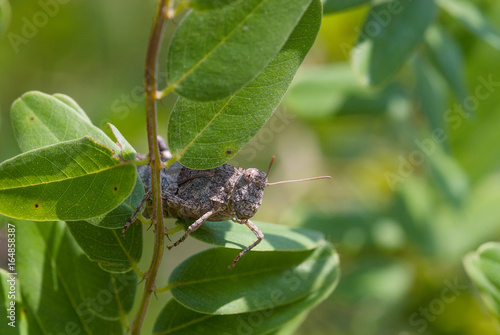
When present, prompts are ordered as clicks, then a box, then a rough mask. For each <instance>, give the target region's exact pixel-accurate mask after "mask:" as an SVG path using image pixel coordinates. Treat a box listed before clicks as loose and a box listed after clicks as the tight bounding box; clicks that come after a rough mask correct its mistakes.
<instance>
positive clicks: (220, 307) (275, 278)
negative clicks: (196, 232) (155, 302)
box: [169, 242, 338, 314]
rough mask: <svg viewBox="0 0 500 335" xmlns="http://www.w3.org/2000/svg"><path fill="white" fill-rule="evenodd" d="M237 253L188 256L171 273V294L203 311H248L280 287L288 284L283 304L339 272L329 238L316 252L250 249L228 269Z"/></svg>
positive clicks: (212, 251) (260, 305)
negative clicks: (257, 250) (258, 250)
mask: <svg viewBox="0 0 500 335" xmlns="http://www.w3.org/2000/svg"><path fill="white" fill-rule="evenodd" d="M235 256H236V254H235V252H234V250H231V249H225V248H213V249H209V250H206V251H203V252H201V253H199V254H197V255H194V256H192V257H190V258H189V259H187V260H186V261H184V262H183V263H181V264H180V265H179V266H178V267H177V268H175V269H174V271H173V272H172V274H171V276H170V278H169V285H171V286H172V295H173V297H174V298H175V299H176V300H177V301H178V302H179V303H181V304H182V305H184V306H186V307H188V308H190V309H192V310H195V311H197V312H200V313H209V314H236V313H245V312H251V311H258V310H262V309H265V308H266V306H263V302H264V301H266V299H269V297H270V296H271V295H272V294H273V291H274V290H275V289H276V288H277V287H287V292H286V293H285V294H284V297H283V299H282V301H281V303H280V304H279V305H284V304H287V303H290V302H293V301H296V300H299V299H302V298H304V297H306V296H307V295H309V294H311V293H312V292H313V291H316V290H318V289H320V288H321V287H322V286H323V285H325V283H326V282H328V283H329V282H331V281H336V280H337V277H338V256H337V255H336V253H335V252H334V250H333V249H332V247H331V246H330V245H329V244H327V243H326V242H323V243H321V244H320V246H319V247H318V248H317V249H315V250H314V251H306V252H249V253H247V254H246V255H245V256H243V258H242V259H241V260H240V261H239V262H238V264H237V265H236V267H234V268H233V269H231V270H230V269H228V268H227V265H229V264H231V263H232V261H233V258H234V257H235ZM242 292H244V293H242Z"/></svg>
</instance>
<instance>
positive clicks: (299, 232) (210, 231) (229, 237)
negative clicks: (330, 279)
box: [184, 221, 323, 251]
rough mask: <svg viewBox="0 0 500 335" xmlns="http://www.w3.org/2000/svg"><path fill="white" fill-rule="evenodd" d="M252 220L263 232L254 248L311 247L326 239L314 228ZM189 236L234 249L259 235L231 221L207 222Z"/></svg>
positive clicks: (307, 248)
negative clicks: (260, 240) (261, 237)
mask: <svg viewBox="0 0 500 335" xmlns="http://www.w3.org/2000/svg"><path fill="white" fill-rule="evenodd" d="M253 223H254V224H255V225H256V226H257V227H258V228H259V229H260V230H261V231H262V233H264V239H263V240H262V242H260V243H259V244H258V245H257V246H256V247H255V248H253V249H252V251H304V250H311V249H314V248H316V247H317V246H318V243H320V241H321V240H322V239H323V234H322V233H320V232H317V231H314V230H309V229H303V228H292V227H287V226H282V225H275V224H271V223H264V222H257V221H253ZM188 227H189V224H184V229H187V228H188ZM189 236H192V237H194V238H195V239H197V240H199V241H202V242H205V243H210V244H214V245H217V246H221V247H226V248H235V249H245V248H246V247H247V246H249V245H250V244H252V243H253V242H255V239H256V238H255V234H254V233H252V231H251V230H250V229H248V227H246V226H245V225H242V224H238V223H234V222H232V221H219V222H205V223H204V224H203V225H202V226H201V227H200V228H198V229H196V230H195V231H194V232H192V233H191V234H190V235H189Z"/></svg>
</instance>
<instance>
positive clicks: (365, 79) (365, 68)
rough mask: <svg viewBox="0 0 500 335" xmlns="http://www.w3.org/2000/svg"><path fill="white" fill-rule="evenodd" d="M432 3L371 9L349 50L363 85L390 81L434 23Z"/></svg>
mask: <svg viewBox="0 0 500 335" xmlns="http://www.w3.org/2000/svg"><path fill="white" fill-rule="evenodd" d="M436 13H437V8H436V4H435V2H434V0H419V1H412V0H401V1H390V2H387V3H383V4H381V5H378V6H374V7H372V8H371V10H370V12H369V13H368V15H367V19H366V21H365V23H364V25H363V28H362V29H361V35H360V37H359V39H358V42H357V43H356V46H355V47H354V48H353V50H352V65H353V68H354V71H355V73H356V75H357V76H358V78H359V80H360V81H361V82H362V83H363V84H365V85H378V84H381V83H383V82H385V81H388V80H389V79H391V78H392V77H393V76H394V75H395V74H396V73H397V72H398V70H399V69H400V68H401V67H402V66H403V65H404V64H405V63H406V61H407V60H408V58H409V57H410V55H411V54H412V52H413V50H414V49H415V47H416V46H417V44H418V43H419V42H420V41H421V40H422V37H423V36H424V33H425V30H426V29H427V27H428V26H429V25H430V24H431V23H432V22H433V21H434V18H435V16H436Z"/></svg>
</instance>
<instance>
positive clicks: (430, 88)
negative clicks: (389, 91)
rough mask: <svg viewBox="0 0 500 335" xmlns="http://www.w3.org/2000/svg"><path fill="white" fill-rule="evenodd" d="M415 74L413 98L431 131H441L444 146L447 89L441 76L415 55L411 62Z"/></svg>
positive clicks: (443, 145)
mask: <svg viewBox="0 0 500 335" xmlns="http://www.w3.org/2000/svg"><path fill="white" fill-rule="evenodd" d="M413 66H414V69H415V76H416V87H415V99H416V100H417V101H416V102H417V105H418V106H419V107H420V109H421V111H422V112H423V115H424V116H425V117H426V118H427V122H428V123H429V128H430V130H431V131H435V132H441V133H442V134H443V136H442V137H443V141H442V142H441V143H439V144H440V145H441V146H442V147H445V143H446V131H447V129H448V127H447V126H446V124H445V112H446V107H447V103H448V101H447V99H446V98H447V94H446V93H447V90H446V85H445V84H444V82H443V80H442V78H441V77H440V76H439V75H438V73H437V72H436V71H435V70H434V69H433V68H432V67H431V66H430V65H429V64H428V63H427V62H426V61H425V60H423V59H421V58H420V57H416V58H415V61H414V62H413Z"/></svg>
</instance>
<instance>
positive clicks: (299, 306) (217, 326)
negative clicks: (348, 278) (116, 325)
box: [154, 267, 339, 335]
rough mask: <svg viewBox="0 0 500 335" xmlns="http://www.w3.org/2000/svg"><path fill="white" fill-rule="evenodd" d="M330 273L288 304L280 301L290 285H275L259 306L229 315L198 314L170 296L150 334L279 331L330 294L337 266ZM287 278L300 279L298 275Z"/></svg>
mask: <svg viewBox="0 0 500 335" xmlns="http://www.w3.org/2000/svg"><path fill="white" fill-rule="evenodd" d="M233 270H234V269H233ZM334 272H335V275H334V276H332V278H330V280H329V281H328V280H325V281H324V285H323V286H321V288H319V289H318V290H316V291H314V292H311V293H310V294H309V295H308V296H307V297H305V298H302V299H299V300H297V301H294V302H292V303H290V304H283V301H284V300H286V297H287V294H288V293H289V291H290V290H291V289H292V286H291V285H289V284H288V285H287V284H285V285H280V286H275V287H274V288H273V290H272V293H271V294H270V295H268V296H266V297H264V299H262V300H261V304H262V307H263V308H262V309H260V310H258V311H253V312H248V313H241V314H229V315H213V314H212V315H211V314H201V313H198V312H195V311H193V310H191V309H188V308H186V307H184V306H182V305H181V304H179V303H178V302H177V301H175V300H174V299H172V300H170V301H169V302H168V303H167V304H166V305H165V307H164V308H163V310H162V311H161V312H160V315H159V316H158V318H157V319H156V323H155V326H154V333H155V334H170V335H198V334H201V333H206V334H225V333H228V334H233V333H235V332H236V331H237V332H239V333H243V334H247V333H251V334H252V335H258V334H269V332H274V331H279V330H280V329H283V328H285V327H290V322H292V323H293V322H299V321H300V320H296V319H295V318H297V319H300V318H301V317H304V314H305V311H307V310H309V309H311V308H313V307H314V306H316V305H317V304H319V303H320V302H321V301H323V300H324V299H325V298H326V297H327V296H329V295H330V293H331V292H332V291H333V289H334V288H335V286H336V285H337V283H338V278H339V267H335V270H334ZM290 278H295V279H297V280H298V281H299V282H300V281H301V278H300V277H290ZM252 284H253V283H252V282H248V283H245V284H244V286H242V287H240V288H239V289H240V294H241V295H247V293H246V287H247V286H249V285H252ZM224 285H226V284H224ZM213 297H216V295H215V294H214V295H213V296H211V299H213ZM256 321H258V323H256ZM278 334H279V333H278ZM288 334H290V333H288Z"/></svg>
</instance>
